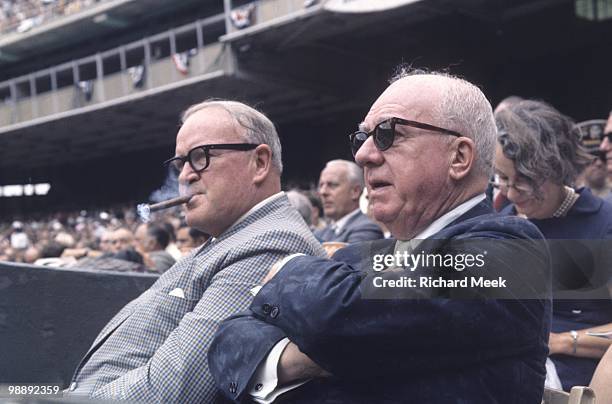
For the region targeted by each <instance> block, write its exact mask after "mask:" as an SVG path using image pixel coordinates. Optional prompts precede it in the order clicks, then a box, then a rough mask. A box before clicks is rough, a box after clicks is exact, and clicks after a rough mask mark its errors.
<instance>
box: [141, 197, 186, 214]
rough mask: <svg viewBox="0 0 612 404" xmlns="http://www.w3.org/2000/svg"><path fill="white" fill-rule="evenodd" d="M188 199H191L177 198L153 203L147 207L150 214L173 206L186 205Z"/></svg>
mask: <svg viewBox="0 0 612 404" xmlns="http://www.w3.org/2000/svg"><path fill="white" fill-rule="evenodd" d="M190 199H191V196H178V197H176V198H172V199H168V200H166V201H161V202H158V203H154V204H153V205H149V210H150V211H151V212H156V211H158V210H162V209H168V208H171V207H173V206H179V205H182V204H184V203H187V202H189V200H190Z"/></svg>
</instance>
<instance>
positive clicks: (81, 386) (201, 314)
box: [68, 101, 324, 403]
mask: <svg viewBox="0 0 612 404" xmlns="http://www.w3.org/2000/svg"><path fill="white" fill-rule="evenodd" d="M168 164H170V165H171V166H172V167H173V168H174V169H176V172H177V174H178V180H179V190H180V193H181V195H184V196H188V197H189V198H188V200H187V202H186V204H185V214H186V220H187V224H188V225H189V226H191V227H194V228H197V229H198V230H201V231H203V232H206V233H208V234H210V235H211V236H212V237H211V238H210V239H209V240H208V241H207V242H206V243H204V245H203V246H201V247H200V248H197V249H195V250H194V251H193V252H191V253H190V254H189V255H187V256H186V257H185V258H183V259H182V260H180V261H179V262H177V263H176V264H175V265H174V266H173V267H172V268H170V269H169V270H168V271H167V272H165V273H164V274H163V275H162V276H161V277H160V278H159V280H158V281H157V282H156V283H155V284H154V285H153V286H152V287H151V288H150V289H149V290H147V291H146V292H144V293H143V294H142V295H141V296H140V297H138V298H137V299H135V300H134V301H132V302H130V303H129V304H128V305H127V306H125V307H124V308H123V309H122V310H121V311H120V312H119V313H118V314H117V315H116V316H115V317H114V318H113V319H112V320H111V321H110V322H109V323H108V324H107V325H106V327H104V329H103V330H102V331H101V333H100V334H99V335H98V337H97V338H96V339H95V340H94V342H93V345H92V346H91V348H90V349H89V351H88V352H87V354H86V355H85V357H84V358H83V359H82V361H81V363H80V364H79V366H78V368H77V370H76V372H75V374H74V376H73V379H72V383H71V384H70V387H69V389H68V390H69V391H68V392H72V393H74V394H80V395H88V396H91V397H94V398H99V399H120V400H129V401H134V402H147V403H153V402H159V403H199V402H212V401H214V400H215V394H216V389H215V386H214V382H213V379H212V377H211V375H210V373H209V370H208V365H207V355H208V350H209V346H210V343H211V341H212V338H213V335H214V333H215V331H216V330H217V327H218V325H219V323H220V322H221V321H223V320H224V319H225V318H226V317H228V316H230V315H231V314H233V313H236V312H239V311H241V310H244V309H246V308H247V307H248V305H249V304H250V302H251V300H252V299H253V296H252V294H251V293H250V290H251V288H253V287H254V286H256V285H257V284H259V283H260V282H261V280H262V278H263V277H264V275H265V274H266V272H267V270H268V268H269V267H270V266H271V265H272V264H273V263H274V262H276V261H277V260H279V259H280V258H282V257H285V256H287V255H288V254H292V253H296V252H300V253H305V254H309V255H323V254H324V251H323V250H322V248H321V247H320V245H319V244H318V242H317V241H316V239H315V238H314V237H313V236H312V233H311V232H310V230H309V229H308V227H307V226H306V224H305V223H304V221H303V220H302V218H301V217H300V216H299V214H298V213H297V212H296V211H295V209H294V208H292V207H291V205H290V204H289V201H288V200H287V198H286V196H285V195H284V193H282V192H281V188H280V176H281V171H282V162H281V145H280V141H279V138H278V135H277V133H276V129H275V128H274V125H273V124H272V122H270V120H269V119H268V118H266V117H265V116H264V115H263V114H261V113H260V112H258V111H256V110H254V109H253V108H251V107H248V106H247V105H244V104H241V103H238V102H232V101H206V102H203V103H201V104H197V105H194V106H192V107H190V108H189V109H188V110H187V111H186V112H185V113H184V114H183V124H182V126H181V128H180V130H179V132H178V134H177V137H176V154H175V157H173V158H171V159H170V160H168Z"/></svg>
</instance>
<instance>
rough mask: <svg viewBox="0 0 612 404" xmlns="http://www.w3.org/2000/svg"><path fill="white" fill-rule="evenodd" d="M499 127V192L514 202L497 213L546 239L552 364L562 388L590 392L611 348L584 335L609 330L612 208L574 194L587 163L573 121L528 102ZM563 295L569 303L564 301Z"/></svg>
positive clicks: (508, 112) (499, 118)
mask: <svg viewBox="0 0 612 404" xmlns="http://www.w3.org/2000/svg"><path fill="white" fill-rule="evenodd" d="M496 123H497V126H498V132H499V137H498V145H497V150H496V156H495V174H496V179H497V180H496V186H497V187H498V188H499V190H500V192H501V193H502V194H503V195H504V196H505V197H507V198H508V199H509V200H510V202H512V205H510V206H508V207H506V208H505V209H504V210H503V211H502V212H505V213H509V214H515V215H520V216H523V217H526V218H527V219H529V220H530V221H531V222H533V223H534V224H535V225H536V226H537V227H538V228H539V229H540V231H541V232H542V233H543V234H544V236H545V238H546V239H548V240H551V241H550V248H551V255H552V270H553V319H552V330H551V333H550V338H549V349H550V359H551V360H552V361H553V363H554V369H556V374H558V377H559V379H560V382H561V384H562V387H563V389H564V390H569V389H571V387H572V386H574V385H582V386H587V385H588V384H589V382H590V380H591V377H592V375H593V372H594V370H595V367H596V366H597V363H598V361H599V358H601V356H602V355H603V354H604V352H605V351H606V348H607V347H608V346H609V345H610V340H606V339H603V338H596V337H592V336H589V335H587V332H594V331H610V330H612V301H611V300H610V294H609V291H608V288H607V282H608V281H609V280H610V276H609V273H610V272H609V271H610V266H609V264H610V250H611V249H610V248H606V247H607V246H609V245H610V244H611V243H610V242H609V241H608V240H611V239H612V205H610V204H608V203H605V202H604V201H603V200H602V199H600V198H598V197H596V196H594V195H593V194H592V193H591V192H590V190H589V189H587V188H582V189H578V190H576V189H574V188H572V185H573V184H574V181H575V179H576V177H577V175H578V174H579V172H580V171H581V170H582V169H583V168H584V167H586V166H587V165H588V164H589V163H590V162H591V160H592V157H591V156H590V155H589V154H588V153H587V152H586V151H585V150H584V149H583V148H582V146H581V145H580V139H579V135H578V133H577V132H576V131H575V130H574V123H573V122H572V120H571V119H569V118H568V117H566V116H564V115H562V114H561V113H559V112H558V111H557V110H556V109H554V108H553V107H552V106H550V105H548V104H546V103H544V102H539V101H529V100H525V101H521V102H519V103H517V104H515V105H512V106H509V107H508V108H505V109H503V110H501V111H499V112H498V113H497V114H496ZM561 240H563V241H561ZM602 240H603V241H602ZM606 241H607V242H606ZM606 263H607V264H608V265H606ZM568 291H571V292H572V293H573V294H572V295H571V299H561V297H567V296H570V295H568V294H567V292H568ZM553 373H554V372H553ZM549 376H551V377H552V379H553V380H554V379H555V377H554V375H550V374H549ZM547 380H548V378H547ZM551 387H552V386H551Z"/></svg>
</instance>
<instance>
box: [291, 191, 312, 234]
mask: <svg viewBox="0 0 612 404" xmlns="http://www.w3.org/2000/svg"><path fill="white" fill-rule="evenodd" d="M285 194H286V195H287V198H288V199H289V203H291V206H293V207H294V208H295V209H296V210H297V211H298V213H299V214H300V216H302V217H303V218H304V221H305V222H306V224H307V225H308V226H310V224H311V223H312V204H311V203H310V200H309V199H308V197H307V196H306V195H304V194H302V193H301V192H299V191H296V190H294V189H292V190H290V191H287V192H286V193H285Z"/></svg>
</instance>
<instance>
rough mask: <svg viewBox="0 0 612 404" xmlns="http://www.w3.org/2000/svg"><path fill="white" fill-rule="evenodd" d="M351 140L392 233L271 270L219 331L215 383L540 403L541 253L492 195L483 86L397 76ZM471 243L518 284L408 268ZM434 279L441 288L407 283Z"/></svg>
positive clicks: (300, 392)
mask: <svg viewBox="0 0 612 404" xmlns="http://www.w3.org/2000/svg"><path fill="white" fill-rule="evenodd" d="M350 141H351V145H352V150H353V153H354V155H355V161H356V162H357V164H359V165H360V166H362V167H363V168H364V173H365V181H366V185H367V187H368V191H369V195H370V202H371V210H372V213H373V215H374V217H375V218H376V219H377V220H379V221H381V222H382V223H384V224H385V225H386V226H387V227H388V228H389V230H390V231H391V233H392V235H393V237H394V238H395V239H393V240H379V241H372V242H366V243H361V244H355V245H352V246H349V247H346V248H344V249H341V250H339V251H338V252H337V253H336V254H335V255H334V256H333V257H332V258H331V259H322V258H316V257H307V256H294V257H288V258H286V259H285V260H284V261H283V262H281V263H279V264H278V265H276V266H275V267H274V268H273V270H272V271H271V273H270V274H268V277H267V279H266V280H267V283H265V285H264V286H263V287H262V288H261V289H260V290H259V291H258V293H257V295H256V297H255V299H254V301H253V303H252V304H251V307H250V310H249V311H248V312H245V313H242V314H240V315H237V316H234V317H232V318H230V319H228V320H226V321H225V322H223V323H222V324H221V326H220V328H219V331H218V332H217V335H216V337H215V340H214V341H213V344H212V345H211V350H210V353H209V366H210V369H211V372H212V374H213V377H214V378H215V381H216V383H217V387H218V388H219V389H221V390H222V391H223V393H224V395H225V396H226V397H227V398H229V399H231V400H234V401H243V400H249V399H254V400H255V401H257V402H261V403H269V402H273V401H274V400H275V399H278V400H279V401H280V402H291V403H327V402H329V403H332V402H333V403H399V402H414V403H457V402H466V403H492V402H497V403H519V402H520V403H539V402H540V400H541V397H542V393H543V387H544V375H545V361H546V355H547V352H548V350H547V337H548V335H547V332H548V330H549V327H550V295H549V287H550V284H549V265H550V264H549V259H550V257H549V255H548V252H547V250H546V248H540V247H541V246H540V245H538V244H537V240H539V239H541V237H542V235H541V233H540V232H539V231H538V230H537V229H536V228H535V226H533V225H531V224H530V223H528V222H527V221H525V220H523V219H520V218H516V217H508V216H505V217H504V216H498V215H496V214H494V213H492V212H493V211H492V208H491V206H490V204H488V203H487V202H486V200H485V196H484V192H485V190H486V187H487V183H488V179H489V177H490V175H491V171H492V159H493V154H494V147H495V142H496V128H495V123H494V119H493V113H492V110H491V106H490V104H489V102H488V101H487V99H486V98H485V96H484V95H483V94H482V92H481V91H480V90H479V89H478V88H477V87H476V86H474V85H472V84H470V83H468V82H466V81H464V80H460V79H458V78H454V77H451V76H448V75H443V74H418V73H414V74H405V75H402V76H401V77H399V78H398V79H397V80H395V81H394V82H392V84H391V85H390V86H389V87H388V88H387V89H386V90H385V91H384V93H383V94H382V95H381V96H380V97H379V98H378V100H376V102H375V103H374V104H373V105H372V107H371V109H370V111H369V113H368V114H367V116H366V117H365V119H364V120H363V122H362V123H361V124H360V126H359V131H357V132H355V133H353V134H352V135H350ZM518 239H520V240H521V242H520V243H517V245H513V244H511V243H509V241H515V240H518ZM497 241H500V242H499V243H497ZM478 251H480V252H481V253H482V252H483V251H486V252H484V254H485V255H486V259H485V261H486V263H485V265H484V267H482V268H481V269H479V270H478V271H480V272H479V273H480V275H481V276H484V277H490V276H491V277H493V276H495V277H497V276H500V277H501V276H503V277H505V278H507V280H508V285H511V286H512V287H510V286H509V287H508V288H506V289H503V288H498V289H497V290H496V292H495V293H492V292H487V291H486V290H484V288H480V287H469V286H468V287H465V288H453V287H451V286H452V284H453V282H451V280H453V281H459V280H461V279H462V276H465V277H469V276H473V274H474V272H472V271H473V270H465V271H462V272H461V268H460V266H459V265H458V261H456V262H457V263H456V264H452V263H451V264H450V268H449V267H446V264H444V268H441V267H440V268H438V267H433V268H426V267H425V265H415V266H414V267H412V268H410V270H407V268H408V267H407V266H405V263H402V262H401V258H402V257H404V256H405V255H403V254H404V253H406V254H408V255H410V254H416V255H421V256H422V257H424V256H425V255H426V254H430V253H431V254H433V255H434V256H435V255H436V254H445V255H446V254H449V255H450V256H451V257H453V256H454V257H459V256H461V255H463V256H465V255H466V254H467V253H477V252H478ZM381 257H382V258H383V261H384V262H382V264H381ZM398 257H399V258H398ZM412 257H413V258H414V255H412ZM387 258H390V259H389V260H388V259H387ZM396 258H397V260H396ZM428 273H429V275H431V274H433V273H435V274H436V275H439V276H440V279H441V280H443V281H444V284H445V285H446V286H440V287H436V286H433V287H429V286H427V285H425V286H421V285H419V284H417V286H416V287H413V286H410V284H412V283H414V281H417V279H416V278H415V277H416V276H417V275H416V274H418V275H420V276H423V275H425V274H428ZM391 281H393V285H392V284H391ZM419 282H420V281H419ZM440 283H442V281H441V282H440ZM377 284H378V285H381V284H386V285H387V287H388V289H386V290H384V286H383V287H380V288H378V286H376V285H377ZM536 284H537V286H536ZM457 285H459V283H457ZM397 286H399V287H397ZM497 297H499V298H503V299H504V300H496V299H494V298H497ZM525 299H529V300H525Z"/></svg>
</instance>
